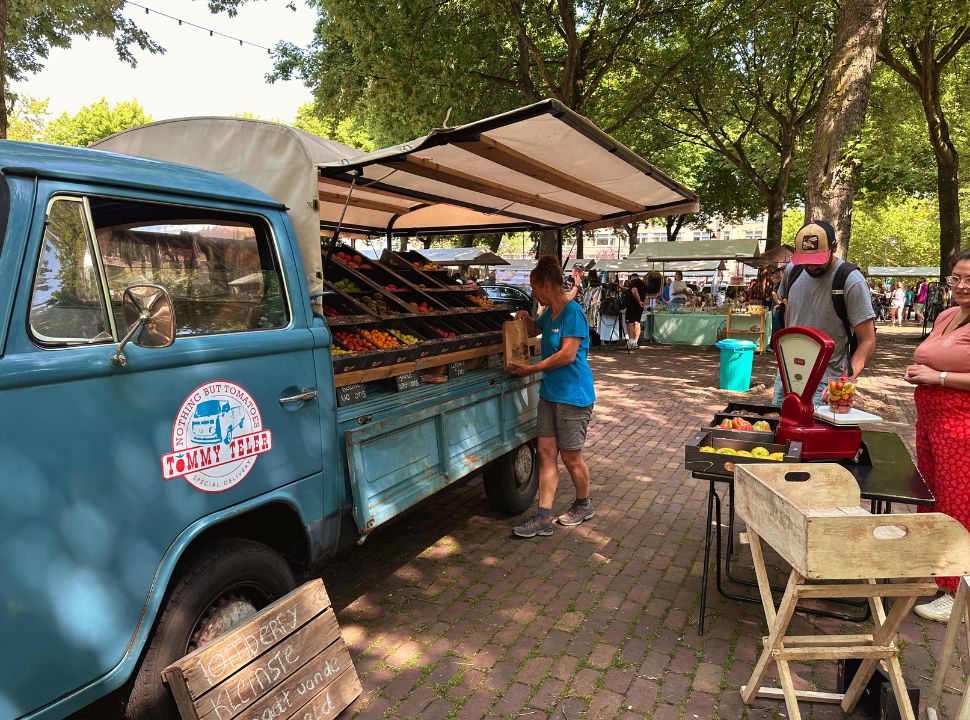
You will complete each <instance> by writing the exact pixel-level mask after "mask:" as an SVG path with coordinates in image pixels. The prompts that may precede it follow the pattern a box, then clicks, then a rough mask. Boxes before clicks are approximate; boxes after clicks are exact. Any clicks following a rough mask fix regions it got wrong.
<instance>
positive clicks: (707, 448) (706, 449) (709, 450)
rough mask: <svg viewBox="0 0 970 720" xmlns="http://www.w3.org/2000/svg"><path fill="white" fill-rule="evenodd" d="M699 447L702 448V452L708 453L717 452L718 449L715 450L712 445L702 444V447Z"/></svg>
mask: <svg viewBox="0 0 970 720" xmlns="http://www.w3.org/2000/svg"><path fill="white" fill-rule="evenodd" d="M699 449H700V451H701V452H706V453H712V452H717V451H716V450H715V449H714V448H712V447H711V446H710V445H702V446H701V447H700V448H699Z"/></svg>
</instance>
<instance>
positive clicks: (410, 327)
mask: <svg viewBox="0 0 970 720" xmlns="http://www.w3.org/2000/svg"><path fill="white" fill-rule="evenodd" d="M384 325H385V327H386V328H388V329H394V330H396V331H398V332H402V333H407V334H408V335H410V336H411V337H414V338H416V339H417V340H418V344H417V345H412V346H411V347H413V348H414V349H415V353H416V354H415V359H418V358H426V357H430V356H431V355H438V354H440V353H441V352H442V351H441V347H442V344H443V343H444V342H445V341H444V338H442V337H440V336H439V335H438V334H437V333H433V332H432V331H431V330H429V329H428V328H427V327H425V326H424V325H423V323H422V322H421V321H420V320H417V319H414V318H402V319H399V320H388V321H387V322H385V323H384Z"/></svg>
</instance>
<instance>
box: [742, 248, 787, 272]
mask: <svg viewBox="0 0 970 720" xmlns="http://www.w3.org/2000/svg"><path fill="white" fill-rule="evenodd" d="M792 252H794V248H791V247H788V246H787V245H779V246H778V247H773V248H771V250H765V251H764V252H763V253H761V255H759V256H758V257H757V258H755V259H753V260H745V261H744V262H746V263H747V264H748V265H754V266H755V267H782V266H784V265H787V264H788V263H789V262H791V255H792Z"/></svg>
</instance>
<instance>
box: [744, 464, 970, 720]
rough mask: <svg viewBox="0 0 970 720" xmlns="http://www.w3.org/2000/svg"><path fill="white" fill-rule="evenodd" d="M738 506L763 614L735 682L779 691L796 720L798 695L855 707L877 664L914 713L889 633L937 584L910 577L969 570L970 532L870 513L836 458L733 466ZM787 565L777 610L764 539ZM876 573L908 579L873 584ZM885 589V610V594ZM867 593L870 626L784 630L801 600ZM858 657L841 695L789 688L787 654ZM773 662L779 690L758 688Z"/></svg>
mask: <svg viewBox="0 0 970 720" xmlns="http://www.w3.org/2000/svg"><path fill="white" fill-rule="evenodd" d="M734 482H735V507H736V511H737V514H738V516H739V517H741V518H742V519H743V520H744V522H745V524H746V525H747V528H748V532H747V536H748V542H749V544H750V546H751V556H752V559H753V561H754V569H755V574H756V575H757V578H758V590H759V593H760V595H761V602H762V605H763V606H764V610H765V618H766V619H767V621H768V635H767V636H766V637H765V638H763V642H764V649H763V650H762V652H761V655H760V657H759V658H758V662H757V663H756V665H755V667H754V670H753V671H752V673H751V678H750V679H749V680H748V683H747V684H746V685H744V686H743V687H742V688H741V697H742V699H743V700H744V702H745V703H750V702H751V701H752V700H753V699H754V698H755V697H756V696H758V697H765V698H773V699H779V698H784V700H785V705H786V707H787V709H788V715H789V717H790V718H793V719H794V720H799V719H800V718H801V714H800V713H799V710H798V701H799V700H804V701H806V702H829V703H839V704H840V705H841V706H842V709H843V710H844V711H845V712H852V710H853V709H854V708H855V705H856V703H857V702H858V701H859V698H860V697H861V695H862V692H863V690H864V689H865V687H866V685H867V684H868V682H869V679H870V678H871V677H872V674H873V672H874V671H875V669H876V663H878V662H883V663H884V666H885V667H886V670H887V672H888V674H889V679H890V682H891V683H892V687H893V691H894V692H895V694H896V702H897V704H898V706H899V710H900V714H901V715H902V717H903V718H908V719H909V720H915V715H914V713H913V708H912V705H911V704H910V702H909V694H908V693H907V692H906V687H905V683H904V681H903V673H902V669H901V668H900V665H899V647H898V646H897V645H896V636H897V634H898V632H899V626H900V624H901V623H902V621H903V620H904V619H905V617H906V615H907V614H908V613H909V611H910V609H911V608H912V607H913V604H914V603H915V602H916V599H917V598H918V597H920V596H923V595H931V594H933V593H934V592H935V591H936V584H935V583H932V582H926V581H921V580H912V578H926V577H928V576H933V577H938V576H947V575H966V574H970V573H968V571H970V534H968V533H967V531H966V530H965V529H964V528H963V526H962V525H961V524H960V523H958V522H957V521H956V520H953V519H952V518H950V517H947V516H946V515H942V514H940V513H920V514H915V513H907V514H898V515H872V514H870V513H869V512H868V511H867V510H864V509H862V508H861V507H860V506H859V501H860V496H859V486H858V484H857V483H856V480H855V478H854V477H852V475H851V474H850V473H849V471H848V470H846V469H845V468H843V467H841V466H840V465H836V464H828V463H825V464H822V463H802V464H781V463H779V464H778V465H767V464H763V465H738V466H736V468H735V480H734ZM762 540H764V541H765V542H766V543H768V545H770V546H771V547H772V548H774V550H775V551H776V552H777V553H778V554H779V555H780V556H781V557H782V558H783V559H784V560H785V561H786V562H787V563H788V564H789V565H791V567H792V571H791V574H790V575H789V577H788V584H787V586H786V588H785V593H784V596H783V597H782V599H781V602H780V603H779V605H778V608H777V610H776V609H775V604H774V599H773V598H772V596H771V585H770V583H769V578H768V572H767V569H766V568H765V560H764V555H763V550H762V546H761V541H762ZM877 579H878V580H901V579H908V581H906V582H894V583H877V582H876V581H877ZM884 597H892V598H894V602H893V605H892V609H891V610H890V611H889V612H888V613H887V612H886V611H885V608H884V607H883V603H882V598H884ZM845 598H866V599H867V600H868V601H869V606H870V608H871V610H872V616H873V628H872V632H871V633H858V634H848V635H787V634H786V633H787V630H788V625H789V623H790V622H791V620H792V617H793V615H794V613H795V610H796V609H797V606H798V602H799V600H802V599H806V600H809V599H811V600H820V599H830V600H841V599H845ZM842 658H858V659H861V660H862V664H861V666H860V667H859V670H858V672H857V673H856V675H855V677H854V678H853V680H852V682H851V683H850V684H849V687H848V688H846V691H845V693H827V692H807V691H796V690H795V688H794V685H793V683H792V678H791V672H790V670H789V668H788V663H789V661H798V662H801V661H806V660H838V659H842ZM772 661H774V662H775V663H777V665H778V680H779V682H780V684H781V689H780V690H779V689H777V688H765V687H761V682H762V680H763V679H764V677H765V675H766V673H767V672H768V670H769V668H770V665H771V662H772Z"/></svg>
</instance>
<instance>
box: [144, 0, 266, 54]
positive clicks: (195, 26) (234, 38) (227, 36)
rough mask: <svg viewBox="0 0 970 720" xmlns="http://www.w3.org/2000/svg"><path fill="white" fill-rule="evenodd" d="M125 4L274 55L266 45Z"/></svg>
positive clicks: (148, 13)
mask: <svg viewBox="0 0 970 720" xmlns="http://www.w3.org/2000/svg"><path fill="white" fill-rule="evenodd" d="M125 4H126V5H131V6H133V7H136V8H141V9H142V10H144V11H145V14H146V15H150V14H152V13H155V14H156V15H160V16H161V17H163V18H167V19H169V20H174V21H175V22H177V23H178V24H179V25H180V26H181V25H188V26H189V27H193V28H196V29H197V30H202V31H203V32H207V33H209V37H215V36H216V35H218V36H219V37H223V38H226V39H227V40H232V41H233V42H237V43H239V45H240V47H242V46H243V45H249V46H250V47H254V48H259V49H260V50H265V51H266V54H267V55H272V54H273V49H272V48H268V47H266V46H265V45H259V44H257V43H254V42H249V41H248V40H242V39H241V38H237V37H234V36H232V35H227V34H226V33H223V32H219V31H218V30H213V29H212V28H207V27H203V26H202V25H198V24H196V23H194V22H190V21H189V20H184V19H182V18H178V17H175V16H174V15H169V14H167V13H163V12H161V11H160V10H156V9H155V8H150V7H146V6H145V5H139V4H138V3H136V2H131V0H126V2H125Z"/></svg>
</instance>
